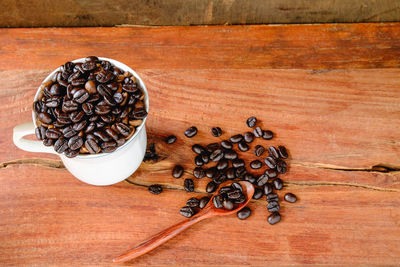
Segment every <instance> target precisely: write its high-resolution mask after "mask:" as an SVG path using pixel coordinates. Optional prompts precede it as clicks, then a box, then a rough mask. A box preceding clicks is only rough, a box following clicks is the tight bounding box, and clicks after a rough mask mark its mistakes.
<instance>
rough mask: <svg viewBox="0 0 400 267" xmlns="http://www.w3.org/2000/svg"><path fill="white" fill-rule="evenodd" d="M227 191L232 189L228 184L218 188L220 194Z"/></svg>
mask: <svg viewBox="0 0 400 267" xmlns="http://www.w3.org/2000/svg"><path fill="white" fill-rule="evenodd" d="M229 191H232V187H230V186H223V187H221V188H220V189H219V193H220V194H221V195H222V194H224V193H227V192H229Z"/></svg>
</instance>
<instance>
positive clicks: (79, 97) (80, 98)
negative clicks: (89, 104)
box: [73, 88, 89, 104]
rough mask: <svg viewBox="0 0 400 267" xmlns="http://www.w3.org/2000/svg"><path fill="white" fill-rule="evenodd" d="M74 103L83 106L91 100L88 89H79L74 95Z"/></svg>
mask: <svg viewBox="0 0 400 267" xmlns="http://www.w3.org/2000/svg"><path fill="white" fill-rule="evenodd" d="M73 98H74V101H75V102H77V103H79V104H82V103H83V102H85V101H86V100H87V99H88V98H89V93H88V91H87V90H86V89H83V88H82V89H79V90H77V91H76V92H75V93H74V95H73Z"/></svg>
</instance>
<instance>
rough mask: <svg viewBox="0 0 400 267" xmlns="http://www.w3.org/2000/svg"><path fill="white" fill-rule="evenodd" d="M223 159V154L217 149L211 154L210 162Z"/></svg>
mask: <svg viewBox="0 0 400 267" xmlns="http://www.w3.org/2000/svg"><path fill="white" fill-rule="evenodd" d="M223 157H224V152H223V151H222V150H221V149H217V150H215V151H214V152H212V153H211V155H210V160H212V161H214V162H216V161H219V160H220V159H222V158H223Z"/></svg>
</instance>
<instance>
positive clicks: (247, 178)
mask: <svg viewBox="0 0 400 267" xmlns="http://www.w3.org/2000/svg"><path fill="white" fill-rule="evenodd" d="M244 180H245V181H248V182H249V183H252V184H255V183H256V181H257V179H256V177H254V176H253V175H252V174H250V173H246V174H245V175H244Z"/></svg>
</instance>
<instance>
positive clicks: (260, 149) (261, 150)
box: [254, 145, 265, 157]
mask: <svg viewBox="0 0 400 267" xmlns="http://www.w3.org/2000/svg"><path fill="white" fill-rule="evenodd" d="M264 151H265V148H264V147H263V146H261V145H256V146H255V148H254V155H256V156H257V157H260V156H261V155H262V154H264Z"/></svg>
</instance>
